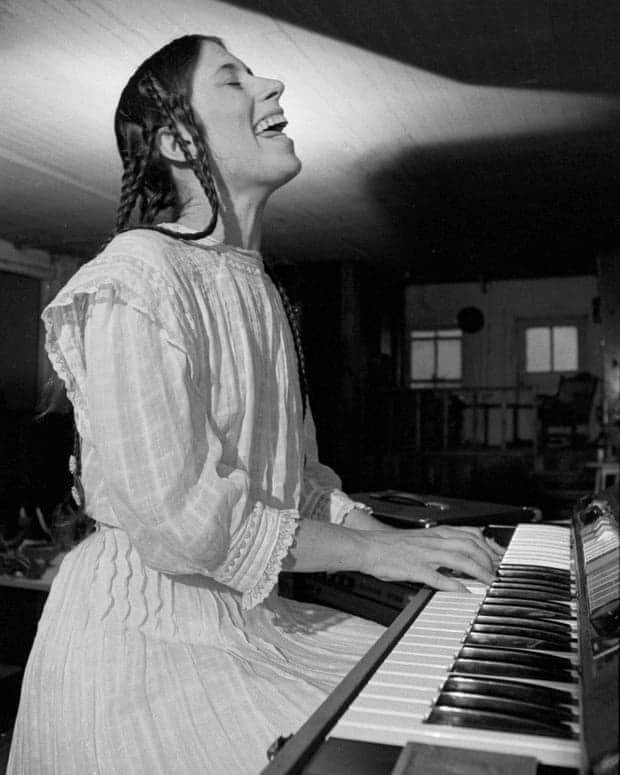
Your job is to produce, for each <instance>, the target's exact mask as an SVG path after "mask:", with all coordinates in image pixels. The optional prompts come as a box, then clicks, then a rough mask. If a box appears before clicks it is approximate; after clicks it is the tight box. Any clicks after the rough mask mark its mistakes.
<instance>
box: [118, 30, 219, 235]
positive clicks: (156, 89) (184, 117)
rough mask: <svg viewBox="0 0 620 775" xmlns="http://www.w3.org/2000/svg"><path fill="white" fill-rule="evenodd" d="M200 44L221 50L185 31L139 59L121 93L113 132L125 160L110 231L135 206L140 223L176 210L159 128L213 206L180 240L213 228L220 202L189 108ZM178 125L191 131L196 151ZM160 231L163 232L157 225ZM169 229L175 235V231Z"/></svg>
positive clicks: (201, 130) (204, 146)
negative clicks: (197, 226) (196, 228)
mask: <svg viewBox="0 0 620 775" xmlns="http://www.w3.org/2000/svg"><path fill="white" fill-rule="evenodd" d="M204 42H211V43H216V44H217V45H219V46H222V48H225V46H224V44H223V42H222V41H221V40H220V38H216V37H208V36H204V35H185V36H183V37H182V38H177V39H176V40H173V41H171V42H170V43H168V44H167V45H165V46H164V47H163V48H161V49H159V51H156V52H155V53H154V54H153V55H152V56H150V57H149V58H148V59H147V60H146V61H145V62H143V63H142V64H141V65H140V67H139V68H138V69H137V70H136V72H135V73H134V74H133V75H132V76H131V78H130V79H129V81H128V83H127V85H126V86H125V88H124V89H123V91H122V93H121V96H120V99H119V102H118V106H117V108H116V114H115V116H114V131H115V134H116V144H117V147H118V151H119V153H120V156H121V160H122V163H123V178H122V182H121V197H120V204H119V207H118V211H117V215H116V227H115V230H114V233H118V232H119V231H122V230H123V229H125V228H126V226H127V224H128V223H129V219H130V217H131V213H132V212H133V210H134V208H135V207H136V205H137V206H138V207H139V213H140V219H139V220H140V225H142V226H145V225H150V224H152V223H153V220H154V218H155V216H156V215H157V214H158V213H159V212H160V211H161V210H166V209H168V208H173V209H177V208H178V202H177V192H176V188H175V185H174V182H173V180H172V175H171V173H170V165H169V163H168V162H167V161H166V160H165V159H163V158H162V157H161V155H160V153H159V150H158V148H157V142H156V141H157V132H158V131H159V130H160V129H162V128H165V129H168V130H170V131H171V132H172V133H173V134H174V136H175V139H176V141H177V142H178V144H179V147H180V148H181V150H182V151H183V154H184V156H185V159H186V161H187V163H188V165H189V166H190V167H191V168H192V170H193V171H194V174H195V175H196V177H197V178H198V180H199V181H200V183H201V185H202V188H203V190H204V192H205V194H206V196H207V199H208V201H209V204H210V205H211V210H212V216H211V220H210V222H209V223H208V224H206V226H205V228H204V229H203V230H202V231H199V232H196V233H194V234H184V235H183V238H184V239H200V238H201V237H204V236H206V235H207V234H210V233H211V232H212V231H213V229H214V228H215V224H216V222H217V216H218V211H219V202H218V197H217V192H216V189H215V183H214V181H213V175H212V172H211V164H210V159H209V151H208V148H207V144H206V139H205V132H204V128H203V127H202V126H201V125H200V123H199V120H198V119H197V117H196V115H195V114H194V111H193V109H192V106H191V97H192V78H193V75H194V71H195V69H196V64H197V62H198V57H199V56H200V51H201V47H202V44H203V43H204ZM181 128H184V129H185V130H186V131H187V132H189V134H190V136H191V138H192V141H193V143H194V146H195V149H196V152H195V154H194V153H192V151H191V150H190V147H189V145H188V143H187V142H186V141H185V138H184V136H183V134H182V133H181ZM158 230H159V231H166V232H167V230H165V229H161V227H160V228H159V229H158ZM167 233H170V235H171V236H177V235H176V232H167Z"/></svg>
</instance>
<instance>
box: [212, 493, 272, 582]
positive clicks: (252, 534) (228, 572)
mask: <svg viewBox="0 0 620 775" xmlns="http://www.w3.org/2000/svg"><path fill="white" fill-rule="evenodd" d="M264 511H265V506H264V505H263V504H262V503H261V502H260V501H258V503H256V504H255V505H254V508H253V509H252V511H251V512H250V515H249V517H248V519H247V521H246V525H245V529H244V531H243V538H242V539H241V542H240V543H239V546H238V547H237V550H236V551H235V553H234V554H233V556H232V557H229V558H228V559H227V560H226V563H225V565H224V567H223V568H222V569H221V570H218V571H217V573H216V575H215V579H216V581H219V582H220V583H221V584H229V583H230V581H231V580H232V578H233V577H234V575H235V573H236V572H237V570H238V569H239V566H240V565H241V563H242V562H243V559H244V558H245V556H246V554H247V550H248V547H249V545H250V544H251V543H253V542H254V540H255V539H256V533H257V532H258V522H259V519H260V518H261V517H262V516H263V513H264Z"/></svg>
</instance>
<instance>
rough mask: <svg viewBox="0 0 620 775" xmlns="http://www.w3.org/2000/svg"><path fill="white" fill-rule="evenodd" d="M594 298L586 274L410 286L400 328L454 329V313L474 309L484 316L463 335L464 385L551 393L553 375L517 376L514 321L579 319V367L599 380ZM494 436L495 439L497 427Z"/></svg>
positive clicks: (526, 432)
mask: <svg viewBox="0 0 620 775" xmlns="http://www.w3.org/2000/svg"><path fill="white" fill-rule="evenodd" d="M597 296H598V282H597V278H596V277H595V276H590V275H585V276H577V277H554V278H543V279H528V280H504V281H498V282H489V283H486V284H485V285H483V284H482V283H453V284H449V283H445V284H435V285H410V286H408V287H407V289H406V300H405V330H406V331H409V330H410V329H412V328H414V327H416V328H424V327H429V328H432V327H436V326H448V327H450V326H454V327H456V326H457V323H456V318H457V313H458V311H459V310H460V309H461V308H462V307H466V306H475V307H478V308H479V309H480V310H482V312H483V313H484V317H485V325H484V327H483V328H482V330H481V331H480V332H478V333H476V334H464V336H463V385H464V386H493V387H499V386H506V387H508V386H514V385H517V384H519V383H520V384H522V385H533V386H535V387H536V389H537V391H538V392H540V393H553V392H554V391H555V389H556V387H557V383H558V377H557V375H551V376H547V377H545V376H543V375H536V376H535V377H534V376H532V375H529V376H527V377H524V376H523V374H522V372H521V367H522V366H521V346H520V341H519V324H518V322H519V319H522V318H528V319H541V318H542V319H549V320H552V319H554V318H557V319H566V318H575V319H581V321H582V323H583V337H582V340H581V341H580V369H581V370H584V371H589V372H591V373H593V374H596V375H597V376H599V377H600V376H601V373H602V352H601V344H600V340H601V327H600V325H598V324H597V323H595V322H594V321H593V317H592V300H593V299H594V298H595V297H597ZM406 373H407V374H408V373H409V372H408V370H407V372H406ZM524 420H525V418H524ZM523 425H524V428H523V430H522V433H521V434H520V435H521V436H522V437H523V438H530V439H531V438H532V434H533V428H532V425H531V422H529V421H525V422H524V423H523ZM493 437H494V438H495V439H496V438H497V429H495V430H494V432H493Z"/></svg>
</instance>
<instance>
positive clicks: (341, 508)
mask: <svg viewBox="0 0 620 775" xmlns="http://www.w3.org/2000/svg"><path fill="white" fill-rule="evenodd" d="M332 496H333V501H334V502H333V503H332V509H333V511H332V515H331V521H332V522H333V523H334V524H335V525H342V523H343V522H344V521H345V519H346V518H347V516H348V514H349V513H350V512H351V511H353V509H359V510H360V511H365V512H366V513H367V514H372V509H371V508H370V506H367V505H366V504H365V503H360V502H359V501H352V500H351V498H349V496H348V495H346V494H345V493H344V492H342V491H341V490H333V491H332Z"/></svg>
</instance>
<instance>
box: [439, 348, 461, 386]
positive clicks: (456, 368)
mask: <svg viewBox="0 0 620 775" xmlns="http://www.w3.org/2000/svg"><path fill="white" fill-rule="evenodd" d="M437 377H438V379H460V378H461V342H460V340H458V339H445V340H440V341H439V342H438V343H437Z"/></svg>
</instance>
